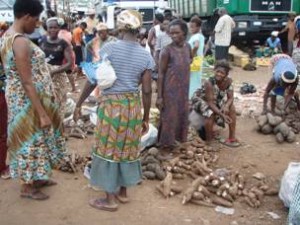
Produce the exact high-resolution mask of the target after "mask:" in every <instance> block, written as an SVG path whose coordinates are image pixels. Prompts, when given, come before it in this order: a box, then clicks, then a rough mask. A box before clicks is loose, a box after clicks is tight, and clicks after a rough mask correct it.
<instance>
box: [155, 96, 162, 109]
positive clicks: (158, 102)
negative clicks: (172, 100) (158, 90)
mask: <svg viewBox="0 0 300 225" xmlns="http://www.w3.org/2000/svg"><path fill="white" fill-rule="evenodd" d="M156 107H157V108H158V109H159V110H160V111H161V110H162V109H163V107H164V104H163V99H162V98H157V100H156Z"/></svg>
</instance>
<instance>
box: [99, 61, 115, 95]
mask: <svg viewBox="0 0 300 225" xmlns="http://www.w3.org/2000/svg"><path fill="white" fill-rule="evenodd" d="M116 79H117V76H116V72H115V70H114V68H113V67H112V65H111V62H110V61H109V60H108V59H107V58H106V57H105V58H103V60H102V62H101V63H100V64H99V66H98V68H97V70H96V80H97V84H98V87H99V88H100V89H101V90H104V89H107V88H110V87H111V86H113V84H114V82H115V81H116Z"/></svg>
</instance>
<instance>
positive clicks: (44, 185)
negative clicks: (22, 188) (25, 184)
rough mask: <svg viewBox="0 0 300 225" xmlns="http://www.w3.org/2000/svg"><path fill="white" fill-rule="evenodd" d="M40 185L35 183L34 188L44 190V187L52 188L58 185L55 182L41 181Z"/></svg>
mask: <svg viewBox="0 0 300 225" xmlns="http://www.w3.org/2000/svg"><path fill="white" fill-rule="evenodd" d="M39 182H40V183H35V184H34V187H35V188H42V187H50V186H55V185H57V183H56V182H55V181H53V180H40V181H39Z"/></svg>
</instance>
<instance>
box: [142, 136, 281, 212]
mask: <svg viewBox="0 0 300 225" xmlns="http://www.w3.org/2000/svg"><path fill="white" fill-rule="evenodd" d="M217 153H218V152H217V151H215V150H214V149H213V148H212V147H209V146H206V145H205V143H204V142H203V141H202V140H201V139H200V138H198V137H193V140H192V141H190V142H188V143H187V144H185V145H183V146H181V147H179V153H178V156H177V157H175V158H173V159H172V160H169V161H163V160H161V159H160V157H159V152H158V149H156V148H151V149H149V151H148V152H147V153H145V154H144V155H143V156H142V165H143V174H144V177H145V178H147V179H159V180H162V181H160V183H159V184H158V185H157V186H156V189H157V190H158V191H159V193H161V194H162V195H163V196H164V197H165V198H169V197H173V196H176V195H180V197H181V198H182V204H183V205H185V204H187V203H192V204H196V205H200V206H206V207H215V206H216V205H220V206H224V207H233V204H234V202H235V201H236V200H238V199H242V200H243V201H244V202H245V203H247V204H248V205H249V206H251V207H259V206H260V205H261V203H262V202H261V201H262V198H263V196H264V195H268V194H269V193H274V192H276V191H274V190H273V189H272V188H270V187H273V186H272V185H268V184H265V183H263V182H262V181H261V182H260V186H259V185H257V184H256V185H255V186H251V187H250V188H247V187H246V181H245V178H244V176H243V175H242V174H240V173H239V172H237V171H230V170H227V169H215V166H216V163H217V161H218V158H219V156H218V154H217ZM271 189H272V190H271ZM277 192H278V191H277Z"/></svg>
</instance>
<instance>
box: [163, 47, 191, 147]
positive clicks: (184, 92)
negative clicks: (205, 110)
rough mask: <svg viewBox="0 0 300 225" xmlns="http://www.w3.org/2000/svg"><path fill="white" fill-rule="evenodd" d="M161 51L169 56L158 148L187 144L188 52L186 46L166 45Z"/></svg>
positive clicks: (189, 52)
mask: <svg viewBox="0 0 300 225" xmlns="http://www.w3.org/2000/svg"><path fill="white" fill-rule="evenodd" d="M164 51H165V52H166V53H167V54H168V55H169V63H168V69H167V72H166V74H165V75H164V80H163V84H162V85H163V90H162V98H163V104H164V107H163V110H162V111H161V115H160V124H159V133H158V142H159V145H161V146H174V145H175V141H178V142H186V141H187V134H188V125H189V122H188V115H189V85H190V63H191V50H190V47H189V45H188V44H186V45H185V46H184V47H183V48H182V49H181V50H179V49H177V48H175V47H174V46H173V45H168V46H167V47H166V48H165V50H164Z"/></svg>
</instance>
